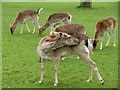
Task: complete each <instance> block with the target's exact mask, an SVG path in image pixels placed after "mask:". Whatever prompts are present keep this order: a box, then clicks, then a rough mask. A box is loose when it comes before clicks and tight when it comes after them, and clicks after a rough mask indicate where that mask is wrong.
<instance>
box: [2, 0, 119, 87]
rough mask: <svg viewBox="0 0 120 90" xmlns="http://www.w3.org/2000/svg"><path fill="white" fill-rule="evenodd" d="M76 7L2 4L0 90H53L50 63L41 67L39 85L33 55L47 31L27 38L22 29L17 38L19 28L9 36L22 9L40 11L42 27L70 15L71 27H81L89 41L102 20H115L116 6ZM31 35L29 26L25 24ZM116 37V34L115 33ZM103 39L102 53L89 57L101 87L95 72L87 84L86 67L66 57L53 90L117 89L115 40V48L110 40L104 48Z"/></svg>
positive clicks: (44, 4) (51, 62) (27, 34)
mask: <svg viewBox="0 0 120 90" xmlns="http://www.w3.org/2000/svg"><path fill="white" fill-rule="evenodd" d="M78 5H79V3H74V2H66V3H62V2H29V3H27V2H19V3H18V2H3V3H2V82H3V84H2V87H3V88H54V86H53V84H54V69H53V60H50V61H47V63H46V66H45V79H44V82H43V84H39V83H38V81H39V78H40V71H41V63H39V62H38V59H39V55H38V53H37V51H36V48H37V44H38V42H39V41H40V39H41V38H42V37H44V36H45V35H48V34H49V33H50V28H48V29H47V30H46V31H45V32H44V33H43V34H42V35H41V36H38V29H37V30H36V33H35V34H32V33H31V34H29V33H28V32H27V29H26V28H24V31H23V34H22V35H20V29H21V26H22V25H19V26H18V27H17V28H16V32H15V34H14V35H11V34H10V30H9V25H10V24H12V23H13V20H14V18H15V17H16V14H17V13H18V12H19V11H22V10H26V9H34V10H37V9H38V8H40V7H43V10H42V11H41V14H40V19H39V22H40V25H41V26H43V25H44V23H45V21H46V19H47V17H48V16H49V15H50V14H53V13H58V12H68V13H70V14H71V15H72V17H73V19H72V23H78V24H82V25H84V26H85V27H86V29H87V35H88V36H89V37H90V38H93V35H94V33H95V25H96V22H98V21H99V20H101V19H103V18H106V17H115V18H118V8H117V3H105V2H104V3H97V2H96V3H95V2H94V3H93V8H92V9H77V8H76V7H77V6H78ZM28 26H29V28H30V29H31V32H32V31H33V24H32V23H31V22H29V21H28ZM116 35H117V37H118V31H117V34H116ZM106 41H107V36H105V40H104V42H103V50H101V51H100V50H99V45H98V47H97V49H96V50H95V51H94V53H93V54H91V55H90V56H91V58H92V60H93V61H95V62H96V64H97V67H98V69H99V71H100V74H101V76H102V77H103V78H104V81H105V83H104V85H101V84H100V82H99V80H98V78H97V76H96V75H95V72H93V81H92V82H91V83H87V82H86V80H87V79H88V66H87V64H86V63H85V62H84V61H83V60H81V59H80V60H78V59H77V58H76V56H68V57H66V58H65V60H64V61H61V62H60V65H59V70H58V79H59V83H58V86H57V87H56V88H117V87H118V39H117V40H116V43H117V46H116V47H113V42H112V41H113V39H112V41H111V42H110V45H109V46H108V47H105V44H106Z"/></svg>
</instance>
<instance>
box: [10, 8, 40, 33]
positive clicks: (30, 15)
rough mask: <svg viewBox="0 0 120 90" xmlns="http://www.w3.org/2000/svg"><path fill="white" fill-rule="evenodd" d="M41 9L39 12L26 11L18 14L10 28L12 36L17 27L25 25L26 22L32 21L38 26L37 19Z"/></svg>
mask: <svg viewBox="0 0 120 90" xmlns="http://www.w3.org/2000/svg"><path fill="white" fill-rule="evenodd" d="M38 13H39V9H38V11H35V10H24V11H21V12H19V13H18V15H17V16H16V18H15V20H14V22H13V24H12V25H11V27H10V31H11V34H13V32H14V30H15V28H16V27H17V25H18V24H19V23H20V24H25V21H26V20H31V21H32V22H33V23H34V24H35V25H38V21H37V17H38Z"/></svg>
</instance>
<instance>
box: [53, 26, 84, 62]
mask: <svg viewBox="0 0 120 90" xmlns="http://www.w3.org/2000/svg"><path fill="white" fill-rule="evenodd" d="M55 32H64V33H67V34H69V35H72V36H74V37H76V38H78V35H79V33H82V34H86V28H85V27H84V26H83V25H81V24H67V25H62V26H59V27H57V28H55V29H54V30H53V33H55ZM77 58H78V59H79V58H80V57H77ZM64 59H65V57H62V60H64Z"/></svg>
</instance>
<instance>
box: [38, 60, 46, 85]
mask: <svg viewBox="0 0 120 90" xmlns="http://www.w3.org/2000/svg"><path fill="white" fill-rule="evenodd" d="M41 68H42V71H41V73H40V81H39V83H42V82H43V80H44V76H43V75H44V68H45V59H43V58H41Z"/></svg>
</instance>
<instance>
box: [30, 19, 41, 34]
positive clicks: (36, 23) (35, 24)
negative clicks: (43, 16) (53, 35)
mask: <svg viewBox="0 0 120 90" xmlns="http://www.w3.org/2000/svg"><path fill="white" fill-rule="evenodd" d="M32 22H33V24H34V30H33V32H32V33H33V34H34V33H35V30H36V26H38V28H39V29H40V28H41V27H40V25H39V23H38V20H37V19H34V20H32Z"/></svg>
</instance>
